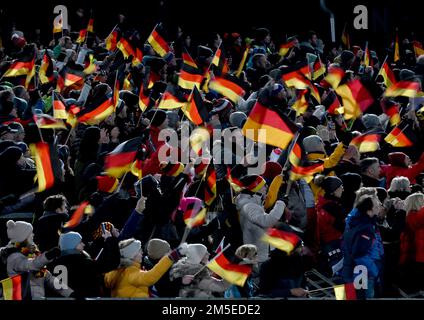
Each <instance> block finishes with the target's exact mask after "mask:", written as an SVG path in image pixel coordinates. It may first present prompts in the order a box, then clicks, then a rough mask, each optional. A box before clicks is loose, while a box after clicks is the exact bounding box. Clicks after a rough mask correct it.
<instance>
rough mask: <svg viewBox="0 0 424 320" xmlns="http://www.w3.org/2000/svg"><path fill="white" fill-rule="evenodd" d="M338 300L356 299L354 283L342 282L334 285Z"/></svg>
mask: <svg viewBox="0 0 424 320" xmlns="http://www.w3.org/2000/svg"><path fill="white" fill-rule="evenodd" d="M333 289H334V294H335V296H336V300H356V290H355V286H354V285H353V283H346V284H340V285H337V286H334V287H333Z"/></svg>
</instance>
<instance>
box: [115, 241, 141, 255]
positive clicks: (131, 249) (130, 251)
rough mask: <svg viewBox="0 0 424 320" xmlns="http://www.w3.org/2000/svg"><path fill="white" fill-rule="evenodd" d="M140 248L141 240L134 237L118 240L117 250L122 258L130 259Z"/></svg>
mask: <svg viewBox="0 0 424 320" xmlns="http://www.w3.org/2000/svg"><path fill="white" fill-rule="evenodd" d="M140 250H141V242H140V241H139V240H135V239H128V240H123V241H121V242H119V251H120V253H121V257H122V258H124V259H132V258H134V257H135V255H136V254H137V253H139V252H140Z"/></svg>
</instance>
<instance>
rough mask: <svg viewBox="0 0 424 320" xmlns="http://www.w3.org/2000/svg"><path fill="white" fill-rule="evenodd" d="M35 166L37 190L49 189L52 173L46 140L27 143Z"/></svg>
mask: <svg viewBox="0 0 424 320" xmlns="http://www.w3.org/2000/svg"><path fill="white" fill-rule="evenodd" d="M29 149H30V150H31V154H32V156H33V157H34V161H35V166H36V168H37V180H38V192H42V191H44V190H46V189H50V188H51V187H53V185H54V182H55V181H54V174H53V168H52V163H51V158H50V146H49V144H48V143H46V142H37V143H32V144H30V145H29Z"/></svg>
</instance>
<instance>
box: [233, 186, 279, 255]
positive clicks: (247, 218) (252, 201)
mask: <svg viewBox="0 0 424 320" xmlns="http://www.w3.org/2000/svg"><path fill="white" fill-rule="evenodd" d="M261 203H262V201H261V198H260V197H259V196H257V195H249V194H243V193H242V194H239V195H238V196H237V198H236V207H237V210H238V211H239V214H240V225H241V230H242V232H243V242H244V244H254V245H255V246H256V247H257V248H258V259H257V261H258V262H263V261H265V260H266V259H267V257H268V251H269V246H268V244H266V243H265V242H263V241H261V237H262V236H263V234H264V233H265V232H266V230H267V229H268V228H270V227H272V226H274V225H275V224H276V223H277V222H278V221H279V220H280V218H281V216H282V215H283V213H284V210H285V207H286V205H285V203H284V202H283V201H277V202H276V203H275V205H274V208H273V209H272V210H271V211H270V212H269V213H266V212H265V210H264V207H263V206H262V204H261Z"/></svg>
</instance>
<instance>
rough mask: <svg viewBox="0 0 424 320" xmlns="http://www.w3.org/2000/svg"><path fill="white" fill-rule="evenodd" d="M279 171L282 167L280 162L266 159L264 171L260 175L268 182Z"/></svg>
mask: <svg viewBox="0 0 424 320" xmlns="http://www.w3.org/2000/svg"><path fill="white" fill-rule="evenodd" d="M281 171H283V167H281V164H279V163H278V162H274V161H267V162H265V164H264V173H263V174H262V177H263V178H264V179H265V180H266V181H267V183H268V184H269V183H271V181H272V180H273V179H274V178H275V177H276V176H278V175H279V174H281Z"/></svg>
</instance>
